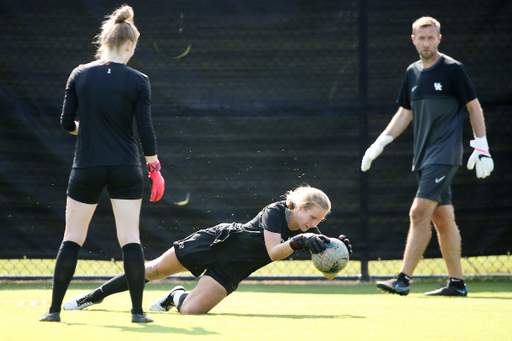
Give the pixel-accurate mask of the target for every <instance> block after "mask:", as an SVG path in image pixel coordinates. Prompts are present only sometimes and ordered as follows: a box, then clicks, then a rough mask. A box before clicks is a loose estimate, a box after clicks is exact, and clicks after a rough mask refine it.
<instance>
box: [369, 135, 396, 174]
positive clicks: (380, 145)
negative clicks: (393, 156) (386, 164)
mask: <svg viewBox="0 0 512 341" xmlns="http://www.w3.org/2000/svg"><path fill="white" fill-rule="evenodd" d="M392 141H393V136H391V135H380V136H379V137H378V138H377V140H375V142H374V143H373V144H372V145H371V146H370V148H368V149H367V150H366V153H364V156H363V161H362V162H361V170H362V171H363V172H366V171H367V170H368V169H370V166H371V165H372V161H373V160H375V159H376V158H377V156H379V155H380V153H382V151H383V150H384V147H385V146H386V145H388V144H389V143H391V142H392Z"/></svg>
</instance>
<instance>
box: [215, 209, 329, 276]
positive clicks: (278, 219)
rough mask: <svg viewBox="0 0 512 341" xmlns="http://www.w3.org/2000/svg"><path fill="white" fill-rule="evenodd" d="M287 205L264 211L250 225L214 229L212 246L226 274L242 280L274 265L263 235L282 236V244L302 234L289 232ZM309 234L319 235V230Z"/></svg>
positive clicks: (230, 225) (224, 226)
mask: <svg viewBox="0 0 512 341" xmlns="http://www.w3.org/2000/svg"><path fill="white" fill-rule="evenodd" d="M286 210H287V207H286V202H285V201H278V202H275V203H272V204H270V205H268V206H266V207H264V208H263V209H262V210H261V211H260V212H259V213H258V214H257V215H256V217H254V218H253V219H252V220H251V221H249V222H247V223H245V224H240V223H232V224H221V225H218V226H217V227H215V228H214V229H215V230H216V240H215V242H214V243H213V244H212V247H213V249H214V250H215V251H216V254H217V258H218V259H219V262H220V264H222V265H223V269H224V271H226V272H227V273H230V274H232V275H233V277H234V278H237V279H238V280H242V279H244V278H247V276H249V275H250V274H251V273H253V272H254V271H256V270H258V269H260V268H262V267H263V266H265V265H267V264H269V263H271V262H272V260H271V259H270V256H269V255H268V251H267V248H266V246H265V238H264V231H265V230H267V231H270V232H274V233H280V234H281V241H282V242H284V241H287V240H288V239H290V238H292V237H294V236H296V235H298V234H300V233H303V232H302V231H301V230H296V231H295V230H294V231H292V230H290V229H289V228H288V222H287V219H286ZM307 232H311V233H316V234H320V230H319V229H318V228H313V229H309V230H308V231H307Z"/></svg>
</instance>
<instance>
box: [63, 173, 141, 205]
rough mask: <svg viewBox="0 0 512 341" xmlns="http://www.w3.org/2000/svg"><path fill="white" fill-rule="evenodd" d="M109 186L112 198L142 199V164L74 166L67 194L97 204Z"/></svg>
mask: <svg viewBox="0 0 512 341" xmlns="http://www.w3.org/2000/svg"><path fill="white" fill-rule="evenodd" d="M105 187H107V189H108V193H109V195H110V198H112V199H142V192H143V190H144V177H143V175H142V169H141V167H140V166H99V167H89V168H73V169H72V170H71V175H70V176H69V182H68V190H67V192H66V193H67V195H68V196H69V197H70V198H71V199H74V200H76V201H79V202H83V203H86V204H97V203H98V201H99V199H100V196H101V193H102V192H103V189H104V188H105Z"/></svg>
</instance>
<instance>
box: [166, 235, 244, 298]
mask: <svg viewBox="0 0 512 341" xmlns="http://www.w3.org/2000/svg"><path fill="white" fill-rule="evenodd" d="M215 239H216V236H215V230H214V228H210V229H204V230H200V231H197V232H196V233H194V234H192V235H190V236H188V237H187V238H185V239H181V240H177V241H175V242H174V243H173V246H174V252H175V253H176V257H177V258H178V260H179V261H180V263H181V265H183V266H184V267H185V268H187V270H188V271H190V272H191V273H192V274H193V275H194V276H196V277H199V276H201V274H203V273H204V275H207V276H210V277H212V278H213V279H214V280H215V281H217V282H218V283H219V284H220V285H222V286H223V287H224V288H225V289H226V291H227V293H228V295H229V294H231V293H232V292H233V291H235V290H236V288H237V287H238V284H239V282H240V281H237V280H236V279H234V278H232V277H231V276H228V275H227V274H226V273H225V272H224V271H223V270H222V267H221V266H220V264H219V261H218V259H217V255H216V254H215V251H214V250H213V248H212V247H211V245H212V244H213V243H214V241H215Z"/></svg>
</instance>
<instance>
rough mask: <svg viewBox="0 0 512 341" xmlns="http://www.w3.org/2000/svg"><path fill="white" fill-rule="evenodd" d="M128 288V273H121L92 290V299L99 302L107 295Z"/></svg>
mask: <svg viewBox="0 0 512 341" xmlns="http://www.w3.org/2000/svg"><path fill="white" fill-rule="evenodd" d="M126 290H128V283H126V275H125V274H124V273H122V274H119V275H117V276H115V277H114V278H112V279H111V280H109V281H108V282H106V283H104V284H103V285H102V286H101V287H99V288H98V289H96V290H94V291H93V292H92V301H93V302H98V301H101V300H102V299H104V298H105V297H107V296H110V295H112V294H117V293H118V292H123V291H126Z"/></svg>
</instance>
